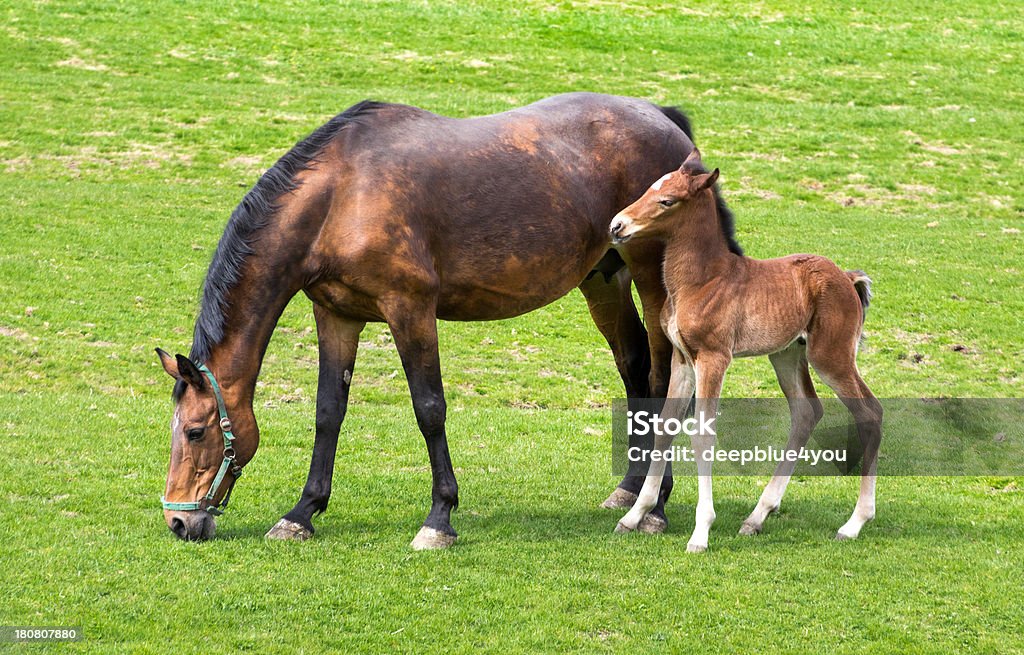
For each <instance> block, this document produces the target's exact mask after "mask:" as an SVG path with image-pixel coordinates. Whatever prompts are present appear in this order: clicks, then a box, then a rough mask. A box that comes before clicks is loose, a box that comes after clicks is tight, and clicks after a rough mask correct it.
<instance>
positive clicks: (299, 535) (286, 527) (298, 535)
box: [267, 519, 313, 541]
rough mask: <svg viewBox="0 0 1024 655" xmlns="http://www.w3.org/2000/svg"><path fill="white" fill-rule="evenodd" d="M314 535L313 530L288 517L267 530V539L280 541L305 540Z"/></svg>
mask: <svg viewBox="0 0 1024 655" xmlns="http://www.w3.org/2000/svg"><path fill="white" fill-rule="evenodd" d="M312 536H313V531H312V530H310V529H309V528H307V527H306V526H304V525H299V524H298V523H296V522H294V521H289V520H288V519H281V520H280V521H278V522H277V525H275V526H274V527H272V528H270V530H268V531H267V539H277V540H280V541H305V540H306V539H309V538H310V537H312Z"/></svg>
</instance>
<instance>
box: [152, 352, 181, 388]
mask: <svg viewBox="0 0 1024 655" xmlns="http://www.w3.org/2000/svg"><path fill="white" fill-rule="evenodd" d="M156 354H157V356H158V357H159V358H160V364H161V365H162V366H163V367H164V370H165V371H167V375H170V376H171V377H172V378H174V379H175V380H177V379H178V378H180V377H181V374H180V373H178V362H176V361H174V358H173V357H171V356H170V355H169V354H167V352H166V351H164V349H163V348H157V349H156Z"/></svg>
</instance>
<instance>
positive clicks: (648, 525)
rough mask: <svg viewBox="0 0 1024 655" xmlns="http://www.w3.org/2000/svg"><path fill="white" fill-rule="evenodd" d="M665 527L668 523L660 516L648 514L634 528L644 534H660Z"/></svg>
mask: <svg viewBox="0 0 1024 655" xmlns="http://www.w3.org/2000/svg"><path fill="white" fill-rule="evenodd" d="M667 527H668V521H666V520H665V519H663V518H661V517H660V516H654V515H653V514H648V515H647V516H645V517H644V518H643V519H642V520H641V521H640V525H638V526H636V529H637V530H639V531H640V532H643V533H644V534H661V533H662V532H664V531H665V528H667Z"/></svg>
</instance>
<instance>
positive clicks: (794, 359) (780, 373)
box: [740, 343, 824, 535]
mask: <svg viewBox="0 0 1024 655" xmlns="http://www.w3.org/2000/svg"><path fill="white" fill-rule="evenodd" d="M806 351H807V348H806V346H804V345H802V344H799V343H794V344H793V345H791V346H790V347H789V348H787V349H786V350H783V351H781V352H777V353H774V354H772V355H769V357H768V358H769V359H770V360H771V362H772V366H773V367H774V368H775V375H776V377H778V379H779V386H780V387H782V392H783V393H784V394H786V400H788V401H789V415H790V427H789V441H787V442H786V450H799V449H801V448H803V447H804V446H806V445H807V440H808V439H810V437H811V431H812V430H814V426H815V425H817V424H818V421H820V420H821V416H822V414H823V412H824V410H823V409H822V407H821V401H820V400H818V395H817V394H816V393H815V392H814V383H813V382H812V381H811V375H810V373H809V372H808V370H807V356H806V355H807V353H806ZM795 467H796V462H790V461H788V460H784V461H781V462H779V465H778V466H776V467H775V475H774V476H772V479H771V481H770V482H769V483H768V484H767V485H766V486H765V488H764V492H763V493H762V494H761V500H759V501H758V503H757V507H755V508H754V511H753V512H751V514H750V516H749V517H747V520H746V521H744V522H743V525H742V526H740V534H742V535H755V534H758V533H759V532H761V528H762V527H764V521H765V519H766V518H768V515H769V514H771V513H772V512H774V511H775V510H777V509H778V508H779V503H781V502H782V496H783V494H785V493H786V485H788V484H789V478H790V477H791V476H792V475H793V469H794V468H795Z"/></svg>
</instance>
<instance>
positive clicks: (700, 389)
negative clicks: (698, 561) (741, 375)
mask: <svg viewBox="0 0 1024 655" xmlns="http://www.w3.org/2000/svg"><path fill="white" fill-rule="evenodd" d="M731 359H732V358H731V357H730V356H729V355H727V354H718V353H708V354H706V355H700V354H698V356H697V361H696V362H695V365H694V369H695V371H696V374H697V403H696V409H695V411H694V416H695V417H696V418H697V421H698V423H700V422H701V417H702V416H703V417H715V416H717V412H718V399H719V397H720V396H721V394H722V382H723V381H724V380H725V371H726V369H727V368H729V362H730V361H731ZM716 425H717V421H716ZM690 443H691V444H692V445H693V451H694V458H695V459H696V460H697V511H696V521H695V523H694V527H693V534H692V535H691V536H690V540H689V541H688V542H687V543H686V552H688V553H703V552H704V551H706V550H707V549H708V534H709V533H710V531H711V524H712V523H714V522H715V503H714V498H713V495H712V492H711V458H710V457H709V455H712V454H713V453H712V452H711V451H713V450H714V446H715V437H713V436H702V435H697V436H694V437H693V438H692V439H690Z"/></svg>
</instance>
